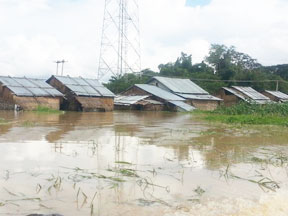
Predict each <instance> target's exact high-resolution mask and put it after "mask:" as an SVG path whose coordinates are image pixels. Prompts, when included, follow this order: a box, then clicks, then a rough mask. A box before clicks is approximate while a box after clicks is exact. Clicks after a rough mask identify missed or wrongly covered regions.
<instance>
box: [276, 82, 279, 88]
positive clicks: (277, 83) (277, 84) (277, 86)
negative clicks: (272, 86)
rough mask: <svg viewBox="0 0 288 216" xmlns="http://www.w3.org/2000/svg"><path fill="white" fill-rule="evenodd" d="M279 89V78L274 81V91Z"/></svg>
mask: <svg viewBox="0 0 288 216" xmlns="http://www.w3.org/2000/svg"><path fill="white" fill-rule="evenodd" d="M278 90H279V80H277V81H276V91H278Z"/></svg>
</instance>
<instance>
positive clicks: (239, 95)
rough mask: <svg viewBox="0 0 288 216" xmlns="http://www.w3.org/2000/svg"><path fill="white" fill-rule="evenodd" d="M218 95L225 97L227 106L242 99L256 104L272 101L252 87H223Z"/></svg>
mask: <svg viewBox="0 0 288 216" xmlns="http://www.w3.org/2000/svg"><path fill="white" fill-rule="evenodd" d="M218 97H220V98H221V99H223V101H224V105H225V106H232V105H235V104H237V103H239V102H240V101H245V102H247V103H251V104H252V103H255V104H267V103H272V101H271V100H270V98H269V97H267V96H265V95H263V94H261V93H260V92H258V91H256V90H255V89H253V88H251V87H243V86H232V87H229V88H228V87H223V88H221V89H220V91H219V93H218Z"/></svg>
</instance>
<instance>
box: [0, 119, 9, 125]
mask: <svg viewBox="0 0 288 216" xmlns="http://www.w3.org/2000/svg"><path fill="white" fill-rule="evenodd" d="M7 123H8V121H7V120H6V119H3V118H0V125H4V124H7Z"/></svg>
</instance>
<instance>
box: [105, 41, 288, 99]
mask: <svg viewBox="0 0 288 216" xmlns="http://www.w3.org/2000/svg"><path fill="white" fill-rule="evenodd" d="M192 60H193V59H192V55H188V54H185V53H181V56H180V57H178V58H177V59H176V61H175V62H169V63H166V64H160V65H159V71H160V72H159V73H156V72H154V71H152V70H150V69H145V70H143V71H141V74H142V76H138V75H135V74H125V75H123V76H119V77H112V78H111V79H110V81H109V83H108V84H106V86H107V87H108V88H109V89H110V90H111V91H113V92H114V93H116V94H118V93H121V92H122V91H124V90H126V89H127V88H129V87H130V86H132V85H134V84H136V83H139V84H141V83H145V82H147V81H148V80H149V79H150V78H151V77H153V76H167V77H175V78H188V79H191V80H193V81H194V82H195V83H197V84H198V85H200V86H201V87H202V88H204V89H205V90H207V91H208V92H209V93H211V94H215V93H216V92H217V91H218V90H219V89H220V88H221V87H225V86H228V87H229V86H232V85H241V86H251V87H253V88H255V89H256V90H258V91H263V90H275V89H276V85H277V82H276V81H275V80H279V90H280V91H283V92H285V93H288V82H287V81H288V64H283V65H275V66H268V67H265V66H263V65H261V64H260V63H258V62H257V60H256V59H254V58H252V57H250V56H249V55H247V54H245V53H241V52H238V51H237V50H236V48H235V47H233V46H231V47H227V46H225V45H219V44H212V45H211V47H210V51H209V54H208V56H206V57H205V60H204V61H203V62H201V63H198V64H193V61H192ZM239 81H241V82H239Z"/></svg>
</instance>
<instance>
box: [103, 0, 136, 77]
mask: <svg viewBox="0 0 288 216" xmlns="http://www.w3.org/2000/svg"><path fill="white" fill-rule="evenodd" d="M140 71H141V54H140V30H139V4H138V0H105V9H104V19H103V27H102V39H101V48H100V57H99V67H98V79H104V78H106V79H107V78H109V77H110V76H121V75H123V74H125V73H140Z"/></svg>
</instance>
